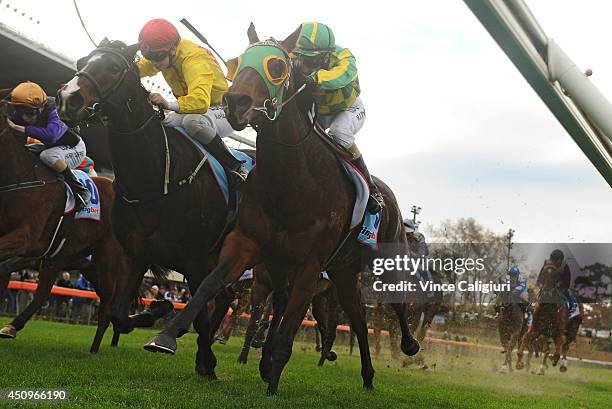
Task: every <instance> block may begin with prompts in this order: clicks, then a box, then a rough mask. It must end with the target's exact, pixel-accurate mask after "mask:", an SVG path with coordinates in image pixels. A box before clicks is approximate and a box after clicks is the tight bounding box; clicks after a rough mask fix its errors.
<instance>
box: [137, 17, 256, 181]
mask: <svg viewBox="0 0 612 409" xmlns="http://www.w3.org/2000/svg"><path fill="white" fill-rule="evenodd" d="M138 41H139V42H140V51H141V52H142V55H143V57H144V58H143V59H140V61H138V69H139V70H140V76H141V77H149V76H153V75H156V74H157V73H158V72H160V71H161V73H162V75H163V76H164V79H165V80H166V82H167V83H168V85H170V88H171V89H172V93H173V94H174V96H175V97H176V98H177V101H167V100H166V99H165V98H164V97H163V96H161V95H160V94H157V93H151V94H150V96H149V100H150V101H151V103H152V104H154V105H158V106H161V107H162V108H164V109H166V110H169V111H170V112H168V113H167V114H166V119H165V120H164V125H167V126H174V127H177V126H182V127H183V128H185V129H186V130H187V132H189V134H190V135H191V136H192V137H193V138H194V139H196V140H197V141H198V142H200V143H202V144H203V145H205V146H206V149H207V150H208V151H210V153H211V154H212V155H213V156H214V157H215V158H216V159H217V160H218V161H219V163H221V165H222V166H223V168H224V169H225V172H226V173H227V174H228V176H229V177H230V178H231V179H232V180H233V181H234V184H235V186H236V187H239V186H240V185H241V184H242V182H244V181H245V179H246V177H247V175H248V172H247V170H246V168H245V166H244V164H243V163H242V162H241V161H240V160H238V159H236V158H235V157H234V155H232V154H231V152H230V151H229V149H228V148H227V146H226V145H225V143H224V142H223V140H222V139H221V138H224V137H226V136H229V135H230V134H231V133H232V132H233V129H232V127H231V125H230V124H229V122H227V119H225V112H224V111H223V108H222V107H221V98H222V96H223V94H224V93H225V92H226V91H227V88H228V87H227V81H226V79H225V75H224V74H223V71H221V67H220V66H219V64H218V63H217V61H216V60H215V58H214V57H213V56H212V54H210V53H209V52H208V50H206V49H204V48H202V47H200V46H198V45H197V44H195V43H193V42H191V41H189V40H186V39H182V38H181V37H180V35H179V33H178V31H177V29H176V27H175V26H174V25H173V24H172V23H170V22H169V21H167V20H164V19H155V20H151V21H149V22H148V23H147V24H145V25H144V27H143V28H142V30H141V31H140V35H139V36H138Z"/></svg>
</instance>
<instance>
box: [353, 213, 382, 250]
mask: <svg viewBox="0 0 612 409" xmlns="http://www.w3.org/2000/svg"><path fill="white" fill-rule="evenodd" d="M380 215H381V212H378V213H376V214H372V213H370V212H368V211H367V210H366V212H365V214H364V216H363V224H362V225H361V230H360V231H359V235H358V236H357V241H358V242H359V243H361V244H364V245H366V246H369V247H371V248H372V249H374V250H376V249H377V248H378V229H379V228H380Z"/></svg>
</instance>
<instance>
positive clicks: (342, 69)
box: [316, 48, 357, 90]
mask: <svg viewBox="0 0 612 409" xmlns="http://www.w3.org/2000/svg"><path fill="white" fill-rule="evenodd" d="M338 59H339V61H338V63H337V64H336V65H335V66H333V67H332V68H330V69H329V70H318V71H317V76H316V78H317V85H318V87H319V88H321V89H326V90H335V89H341V88H344V87H346V86H347V85H348V84H350V83H351V82H352V81H354V80H355V78H357V63H356V61H355V57H353V55H352V54H351V52H350V51H349V50H347V49H346V48H345V49H344V50H342V51H341V52H340V53H339V54H338Z"/></svg>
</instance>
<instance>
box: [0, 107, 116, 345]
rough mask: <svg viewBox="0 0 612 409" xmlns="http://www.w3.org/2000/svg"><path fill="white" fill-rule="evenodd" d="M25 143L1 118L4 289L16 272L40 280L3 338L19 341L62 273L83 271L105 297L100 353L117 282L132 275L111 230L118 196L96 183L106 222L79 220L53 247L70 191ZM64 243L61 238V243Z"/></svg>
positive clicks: (97, 180)
mask: <svg viewBox="0 0 612 409" xmlns="http://www.w3.org/2000/svg"><path fill="white" fill-rule="evenodd" d="M24 144H25V138H17V137H16V136H15V135H14V134H13V132H12V131H11V130H10V129H9V128H8V127H7V125H6V116H5V115H4V114H3V113H1V114H0V265H2V267H0V275H2V276H3V280H2V281H3V282H2V285H3V287H5V286H6V284H7V283H8V279H7V278H8V275H10V273H11V271H15V270H17V269H21V268H24V267H36V268H37V269H38V270H39V273H40V274H39V279H40V281H39V283H38V288H37V289H36V292H35V294H34V299H33V300H32V302H31V303H30V304H29V305H28V306H27V308H26V309H25V310H24V311H23V312H22V313H21V314H20V315H19V316H18V317H17V318H15V319H14V320H13V321H12V322H11V323H10V324H8V325H6V326H4V327H3V328H2V329H1V330H0V337H1V338H15V336H16V335H17V332H18V331H20V330H21V329H22V328H23V327H24V325H25V324H26V323H27V321H28V320H29V319H30V318H31V317H32V316H33V315H34V314H35V313H36V312H37V311H38V310H39V309H40V307H41V306H42V305H43V304H44V303H45V301H46V299H47V298H48V296H49V294H50V292H51V288H52V286H53V283H54V282H55V279H56V278H57V276H58V274H59V272H60V271H65V270H70V269H77V268H78V269H82V272H83V274H84V275H85V276H86V277H87V278H88V279H90V281H91V282H92V283H93V284H94V285H95V288H96V291H97V293H98V295H99V296H100V309H99V317H98V328H97V331H96V335H95V337H94V340H93V343H92V345H91V350H90V351H91V352H92V353H95V352H97V351H98V349H99V347H100V343H101V342H102V337H103V336H104V332H105V331H106V328H108V325H109V323H110V312H111V311H110V308H111V302H113V300H114V298H115V294H116V292H115V283H116V282H117V281H118V279H119V277H120V276H121V275H122V274H125V271H126V263H125V258H124V253H123V249H122V248H121V246H120V245H119V243H118V242H117V240H116V238H115V235H114V233H113V229H112V226H111V222H112V219H111V207H112V205H113V202H114V199H115V193H114V192H113V189H112V185H111V182H110V181H109V180H108V179H105V178H93V181H94V183H95V184H96V186H97V187H98V192H99V200H100V210H101V221H100V222H97V221H93V220H86V219H77V220H73V221H72V222H71V225H70V226H69V227H68V228H67V229H66V232H65V233H64V237H63V238H65V242H64V244H63V246H62V247H61V248H59V249H57V248H56V247H55V246H54V248H51V247H50V246H51V244H52V241H53V239H52V238H53V237H54V235H55V232H56V229H57V227H58V225H59V223H60V218H62V217H64V206H65V202H66V187H65V185H64V183H63V182H62V181H61V180H60V179H58V176H57V174H55V172H53V171H52V170H51V169H49V168H47V167H46V166H44V165H43V164H42V162H40V160H39V159H38V158H37V157H36V156H35V155H34V154H33V153H31V152H30V151H28V150H27V149H26V148H25V147H24ZM69 223H70V222H69ZM60 235H61V233H60ZM61 239H62V237H59V236H58V238H57V240H56V243H57V242H59V241H60V240H61ZM57 250H59V252H58V251H57ZM54 253H57V254H54ZM89 255H92V260H91V262H89V261H88V260H87V257H88V256H89ZM2 290H4V288H2ZM0 292H2V291H0ZM117 341H118V334H115V336H114V337H113V344H114V345H116V343H117Z"/></svg>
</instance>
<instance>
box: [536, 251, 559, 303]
mask: <svg viewBox="0 0 612 409" xmlns="http://www.w3.org/2000/svg"><path fill="white" fill-rule="evenodd" d="M559 274H560V271H559V268H558V266H557V265H556V264H555V263H553V262H552V261H550V260H547V261H546V262H544V265H543V266H542V269H541V270H540V274H539V275H538V284H539V285H540V294H539V301H540V302H557V301H559V300H560V299H562V296H561V294H560V293H559V289H558V287H557V283H558V281H559Z"/></svg>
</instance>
